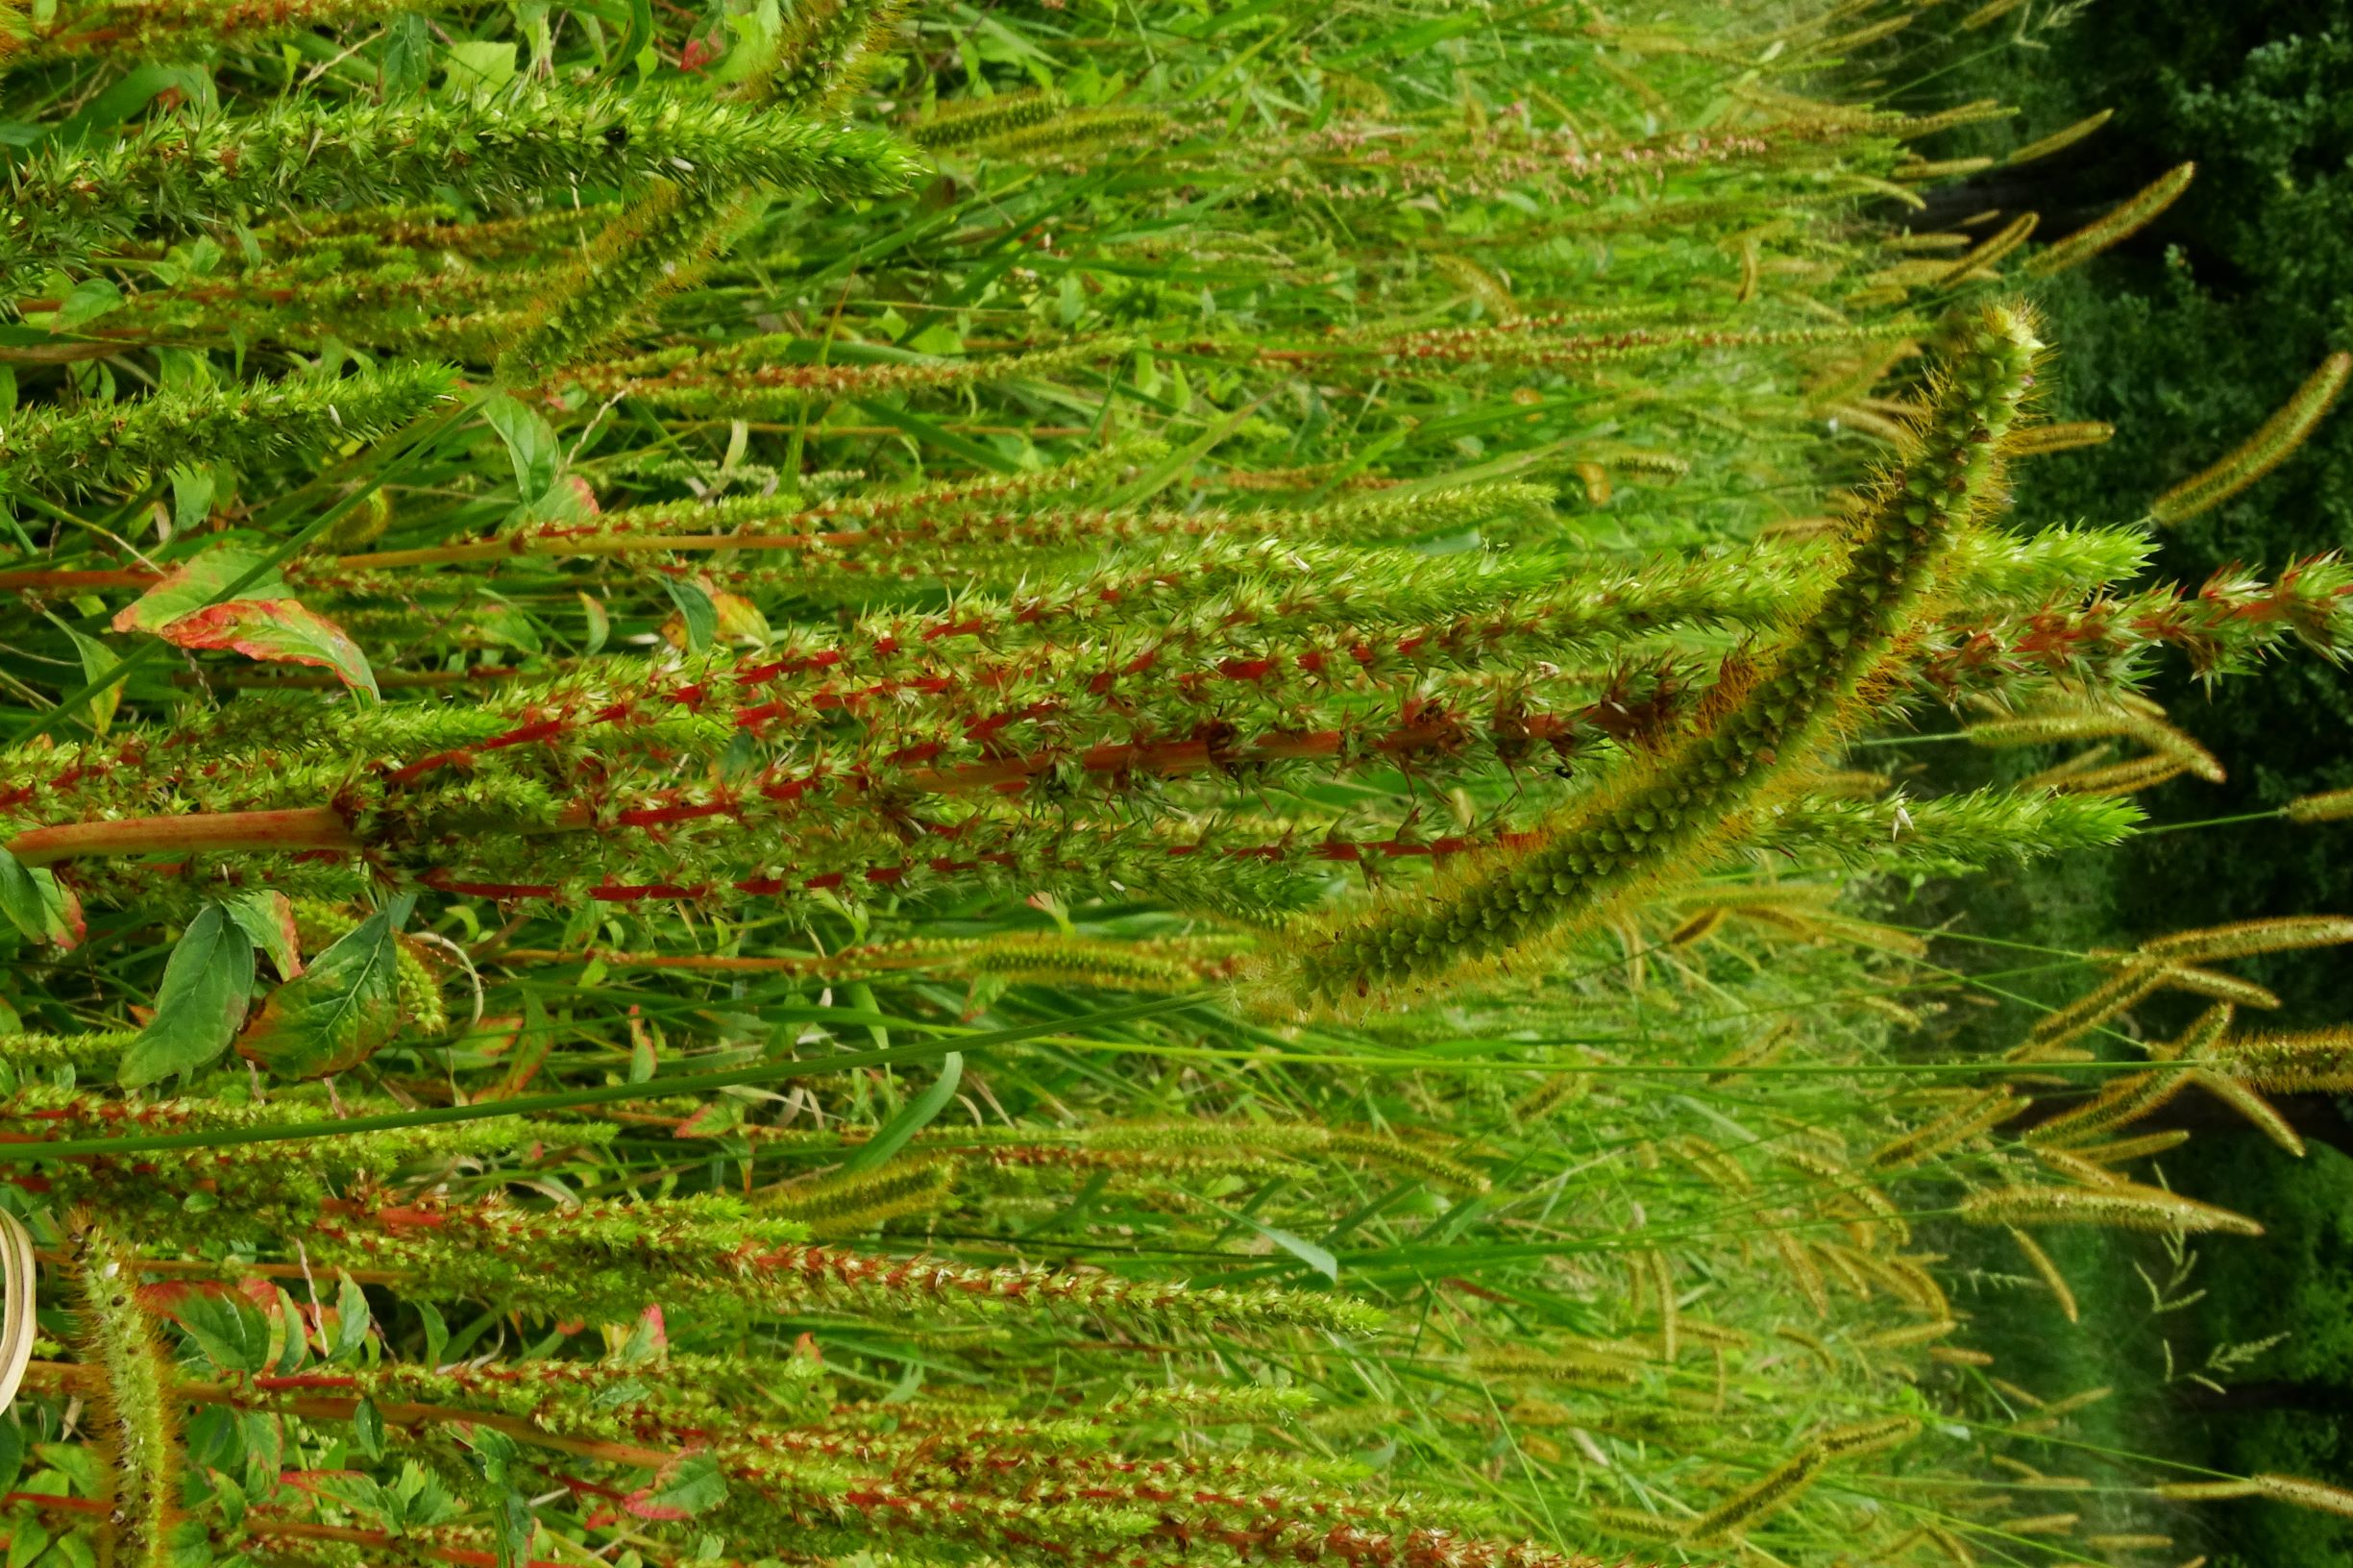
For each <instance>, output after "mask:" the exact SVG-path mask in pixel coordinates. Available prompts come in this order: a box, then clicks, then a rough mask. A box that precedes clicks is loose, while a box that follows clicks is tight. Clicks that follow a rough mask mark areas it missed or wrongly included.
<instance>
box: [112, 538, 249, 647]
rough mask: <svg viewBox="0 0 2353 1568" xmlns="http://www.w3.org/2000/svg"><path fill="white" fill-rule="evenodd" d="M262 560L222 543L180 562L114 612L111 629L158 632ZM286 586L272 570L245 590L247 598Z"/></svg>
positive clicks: (215, 595) (199, 605)
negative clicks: (118, 610)
mask: <svg viewBox="0 0 2353 1568" xmlns="http://www.w3.org/2000/svg"><path fill="white" fill-rule="evenodd" d="M265 559H267V557H266V556H264V555H262V554H260V553H259V552H258V551H250V550H240V549H238V548H237V547H236V546H234V545H222V546H218V547H216V548H214V549H211V550H208V551H205V552H204V553H203V554H201V555H197V556H193V557H191V558H190V559H188V560H185V561H183V562H181V563H180V564H179V565H178V566H175V567H173V568H172V569H171V570H170V571H169V572H166V573H165V574H164V575H163V576H162V578H161V580H160V581H159V582H157V583H156V585H155V586H154V587H152V588H150V589H148V590H147V592H145V593H143V594H141V595H140V596H139V597H138V598H137V599H135V600H132V601H131V603H130V604H129V605H128V606H126V607H125V608H124V609H123V610H121V611H120V612H119V613H117V614H116V615H115V617H114V629H115V630H116V631H153V632H160V631H162V629H163V628H164V627H165V626H168V625H171V624H172V623H173V622H175V621H178V620H180V619H181V618H182V617H184V616H188V615H193V614H194V613H195V612H196V611H198V610H201V609H203V608H204V607H205V606H206V605H208V604H209V603H211V602H212V600H214V599H216V598H218V597H219V596H220V595H221V594H222V593H223V592H224V591H225V590H227V588H228V587H229V585H230V584H231V583H233V582H235V581H236V580H237V579H238V578H239V577H242V576H245V574H246V573H248V572H250V571H252V570H253V569H254V568H255V567H257V566H259V565H260V564H261V563H262V562H263V561H264V560H265ZM285 588H286V585H285V581H284V579H283V578H282V577H280V576H278V574H277V573H276V572H271V573H269V574H267V575H266V576H262V577H260V578H259V579H257V580H256V581H255V582H252V583H250V584H248V585H247V586H246V588H245V590H244V591H245V594H246V596H247V597H248V598H267V597H269V596H270V595H272V594H282V593H284V592H285Z"/></svg>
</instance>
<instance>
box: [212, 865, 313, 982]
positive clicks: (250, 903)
mask: <svg viewBox="0 0 2353 1568" xmlns="http://www.w3.org/2000/svg"><path fill="white" fill-rule="evenodd" d="M221 908H222V910H223V911H225V912H226V913H227V914H228V916H229V918H230V919H233V920H234V921H235V922H236V925H237V929H238V930H240V931H242V932H244V933H245V935H246V938H247V939H248V940H249V941H251V942H252V943H253V944H254V945H255V946H256V947H258V948H260V949H261V951H262V952H263V953H264V954H266V955H268V958H269V961H270V967H271V968H274V969H276V970H277V971H278V978H279V979H281V980H291V979H293V978H294V977H295V976H296V975H298V974H300V973H302V972H303V941H302V938H301V937H300V936H299V935H297V934H296V932H295V929H294V905H293V903H292V902H291V901H290V900H289V899H288V898H287V897H286V895H285V894H282V893H273V892H271V891H270V890H269V889H267V888H253V889H249V890H246V891H244V892H239V893H233V894H229V895H228V896H227V897H224V898H223V899H222V900H221Z"/></svg>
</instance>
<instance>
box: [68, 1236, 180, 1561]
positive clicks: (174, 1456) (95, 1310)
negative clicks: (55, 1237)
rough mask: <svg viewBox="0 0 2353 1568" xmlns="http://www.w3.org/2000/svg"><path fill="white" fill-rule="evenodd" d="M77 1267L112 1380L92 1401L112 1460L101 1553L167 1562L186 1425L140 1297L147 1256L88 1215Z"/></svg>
mask: <svg viewBox="0 0 2353 1568" xmlns="http://www.w3.org/2000/svg"><path fill="white" fill-rule="evenodd" d="M73 1275H74V1290H75V1295H74V1311H75V1315H76V1317H77V1318H78V1319H79V1320H80V1323H81V1328H82V1337H83V1341H84V1354H85V1355H86V1357H87V1359H88V1360H89V1361H90V1363H91V1364H92V1365H93V1366H95V1367H97V1368H98V1369H99V1372H100V1374H101V1377H102V1379H103V1381H102V1382H101V1383H100V1384H99V1385H98V1386H97V1388H96V1389H95V1390H93V1393H94V1398H93V1400H92V1403H93V1405H94V1407H95V1412H94V1413H95V1415H96V1420H95V1421H94V1422H93V1426H94V1428H95V1429H96V1431H97V1433H98V1434H99V1440H100V1443H101V1444H102V1448H103V1453H104V1457H105V1461H106V1466H107V1470H106V1475H107V1490H106V1493H105V1494H104V1501H105V1502H106V1503H107V1505H108V1508H107V1512H106V1514H105V1517H104V1521H103V1523H102V1525H101V1527H100V1530H99V1532H98V1540H99V1545H100V1551H99V1554H98V1560H99V1562H100V1563H101V1564H103V1565H105V1568H164V1565H165V1564H168V1563H170V1562H171V1561H172V1521H173V1519H174V1517H175V1515H176V1514H177V1512H178V1510H179V1507H180V1430H179V1427H180V1423H179V1419H178V1411H177V1410H176V1409H174V1407H173V1400H172V1396H171V1383H172V1373H171V1363H170V1361H169V1360H167V1359H166V1358H165V1356H164V1353H163V1347H162V1344H161V1343H160V1341H159V1338H158V1336H157V1334H156V1328H155V1324H154V1322H153V1321H152V1320H151V1319H150V1318H149V1316H148V1314H147V1310H146V1308H144V1307H142V1306H141V1305H140V1304H139V1302H138V1299H137V1294H138V1286H139V1280H138V1259H137V1255H136V1254H135V1253H134V1252H133V1251H131V1249H129V1248H128V1247H126V1246H125V1245H124V1244H123V1243H122V1241H121V1240H120V1239H119V1238H118V1237H115V1236H113V1235H111V1234H110V1233H109V1232H108V1231H106V1230H105V1229H103V1228H102V1226H101V1223H100V1222H99V1221H97V1220H95V1219H92V1218H89V1217H87V1216H84V1217H83V1218H82V1221H81V1229H80V1230H79V1232H78V1234H76V1236H75V1237H74V1241H73Z"/></svg>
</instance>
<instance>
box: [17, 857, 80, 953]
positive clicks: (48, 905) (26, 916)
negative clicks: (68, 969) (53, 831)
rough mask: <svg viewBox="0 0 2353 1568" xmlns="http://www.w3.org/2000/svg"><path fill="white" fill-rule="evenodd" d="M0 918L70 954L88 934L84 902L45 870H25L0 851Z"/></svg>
mask: <svg viewBox="0 0 2353 1568" xmlns="http://www.w3.org/2000/svg"><path fill="white" fill-rule="evenodd" d="M0 916H5V917H6V918H7V920H8V923H9V924H11V925H13V926H15V927H16V929H17V930H19V931H21V932H23V933H24V934H25V936H27V937H28V938H30V939H32V940H33V941H35V942H48V943H56V944H57V945H58V946H59V947H61V948H63V949H65V950H66V951H68V952H70V951H72V950H73V949H74V948H76V947H79V946H80V945H82V939H83V938H84V937H86V936H87V935H88V934H89V927H88V925H87V924H86V922H85V921H84V920H83V919H82V900H81V899H80V898H79V897H77V896H76V895H75V894H74V890H73V889H71V888H69V887H67V886H66V885H65V884H64V883H62V882H60V881H59V880H58V879H57V876H56V874H55V873H53V872H52V871H50V870H49V869H48V868H47V867H43V866H26V865H24V864H22V863H21V862H19V861H18V860H17V859H16V857H15V856H14V855H12V854H10V853H9V852H8V850H7V849H5V848H0Z"/></svg>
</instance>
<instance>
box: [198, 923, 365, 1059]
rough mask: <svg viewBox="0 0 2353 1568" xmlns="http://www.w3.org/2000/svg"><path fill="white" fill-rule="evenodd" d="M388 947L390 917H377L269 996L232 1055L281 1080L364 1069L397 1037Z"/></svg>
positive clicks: (348, 934)
mask: <svg viewBox="0 0 2353 1568" xmlns="http://www.w3.org/2000/svg"><path fill="white" fill-rule="evenodd" d="M395 943H396V939H395V938H394V936H393V926H392V917H391V915H390V913H389V912H387V911H385V910H378V911H377V912H376V913H375V914H373V915H371V916H369V917H368V918H367V919H364V920H362V921H360V922H359V924H357V925H356V926H354V927H353V928H352V929H351V930H350V931H347V932H345V933H344V934H343V936H342V937H340V938H338V939H337V940H336V942H335V943H334V944H333V945H332V946H331V947H329V948H328V949H327V950H326V951H325V952H323V953H321V954H319V956H318V957H316V958H314V959H312V960H311V961H310V963H309V966H308V967H307V968H305V969H304V970H303V974H302V978H301V979H299V980H289V981H287V982H286V983H285V984H284V985H282V986H281V987H279V988H278V989H277V990H276V991H274V992H271V993H270V998H269V1000H268V1001H266V1002H264V1003H263V1004H262V1007H261V1016H260V1017H257V1018H256V1019H255V1020H254V1025H253V1027H252V1028H251V1029H249V1030H247V1031H246V1033H245V1038H244V1039H243V1040H241V1041H238V1042H237V1049H238V1051H239V1052H241V1053H242V1054H243V1055H244V1056H245V1058H246V1059H247V1060H248V1061H251V1062H257V1063H259V1064H260V1065H262V1066H265V1067H267V1068H269V1069H270V1071H271V1072H273V1073H275V1074H276V1075H277V1076H279V1077H281V1078H322V1077H325V1076H326V1075H327V1074H329V1073H331V1072H342V1071H344V1070H345V1069H346V1068H349V1067H355V1066H358V1065H359V1064H360V1063H362V1062H365V1061H366V1060H367V1059H368V1058H369V1057H371V1056H373V1055H375V1054H376V1050H377V1047H379V1046H380V1045H382V1044H383V1043H384V1042H385V1041H389V1040H391V1039H392V1038H393V1037H394V1036H395V1035H398V1034H399V1033H400V1031H401V1009H400V980H399V973H398V968H397V965H398V963H399V949H398V947H397V946H396V944H395ZM251 951H252V950H251V949H250V948H248V949H247V961H248V967H249V969H250V965H251Z"/></svg>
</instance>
